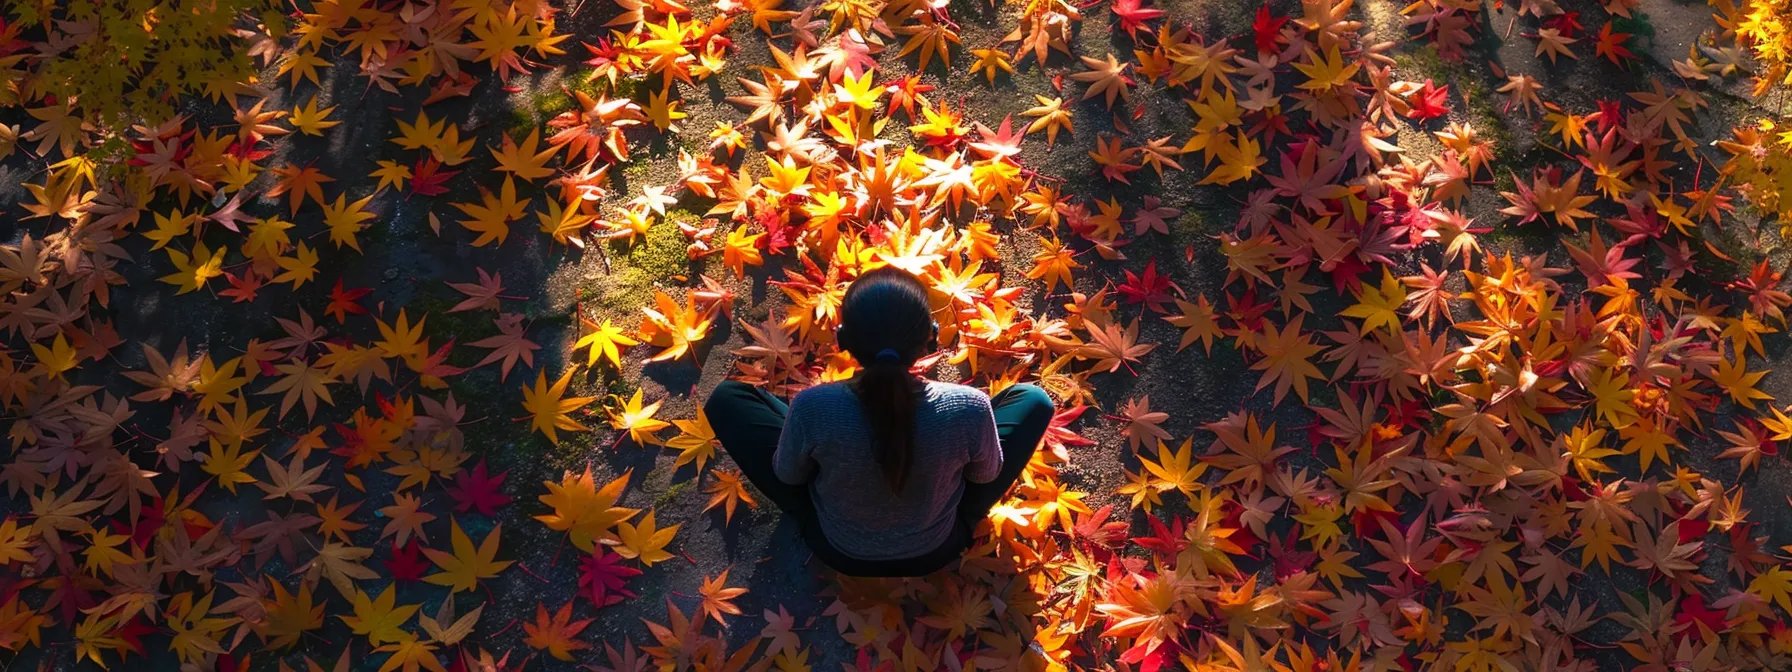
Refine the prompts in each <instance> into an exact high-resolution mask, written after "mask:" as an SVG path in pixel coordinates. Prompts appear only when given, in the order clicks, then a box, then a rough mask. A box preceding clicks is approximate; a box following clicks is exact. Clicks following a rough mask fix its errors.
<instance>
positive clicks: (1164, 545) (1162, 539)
mask: <svg viewBox="0 0 1792 672" xmlns="http://www.w3.org/2000/svg"><path fill="white" fill-rule="evenodd" d="M1145 522H1148V523H1151V536H1148V537H1133V538H1132V541H1133V543H1135V544H1138V545H1140V546H1144V547H1145V548H1148V549H1151V550H1153V551H1156V552H1157V553H1159V554H1161V555H1164V556H1170V557H1174V556H1175V555H1176V554H1177V553H1181V552H1182V549H1185V548H1188V539H1186V538H1184V537H1183V534H1182V532H1183V530H1184V529H1185V528H1186V527H1187V526H1186V525H1184V524H1183V523H1182V516H1176V517H1175V519H1173V520H1171V521H1170V524H1169V525H1168V526H1165V525H1164V522H1163V521H1162V520H1159V519H1158V517H1157V516H1148V517H1146V518H1145Z"/></svg>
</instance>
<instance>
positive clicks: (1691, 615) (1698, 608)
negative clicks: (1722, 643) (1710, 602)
mask: <svg viewBox="0 0 1792 672" xmlns="http://www.w3.org/2000/svg"><path fill="white" fill-rule="evenodd" d="M1674 622H1675V623H1678V624H1680V625H1682V626H1689V625H1692V624H1693V623H1694V622H1699V623H1704V624H1705V626H1706V627H1708V628H1711V630H1712V632H1723V631H1724V627H1725V621H1724V612H1722V611H1713V610H1712V609H1711V608H1709V607H1707V606H1705V596H1704V595H1700V594H1699V593H1698V592H1697V591H1690V592H1688V593H1687V595H1686V597H1683V598H1680V611H1678V612H1676V613H1675V614H1674Z"/></svg>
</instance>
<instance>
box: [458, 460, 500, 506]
mask: <svg viewBox="0 0 1792 672" xmlns="http://www.w3.org/2000/svg"><path fill="white" fill-rule="evenodd" d="M509 474H510V472H508V471H506V472H504V473H502V474H498V475H497V476H487V475H486V471H485V460H480V461H479V464H476V465H473V468H472V469H465V470H462V471H461V472H460V473H458V474H455V475H454V485H450V486H448V496H450V497H453V498H454V510H455V511H458V512H460V513H466V512H468V511H478V512H480V513H482V514H485V515H487V516H495V515H498V507H500V506H503V505H505V504H509V503H510V496H509V495H506V494H504V493H502V492H499V491H498V488H500V487H503V485H504V477H505V476H507V475H509Z"/></svg>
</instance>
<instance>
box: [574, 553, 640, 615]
mask: <svg viewBox="0 0 1792 672" xmlns="http://www.w3.org/2000/svg"><path fill="white" fill-rule="evenodd" d="M640 575H641V570H639V569H635V568H633V567H628V566H625V565H623V564H622V556H620V555H617V554H615V553H612V552H610V550H609V549H608V548H605V547H603V546H599V547H597V548H596V549H595V550H594V551H592V553H591V555H589V556H586V557H585V559H584V560H583V561H581V562H580V563H579V594H580V595H584V596H585V598H586V599H588V600H591V605H592V606H594V607H597V608H600V609H601V608H603V607H607V606H610V605H612V604H616V603H617V602H621V601H622V600H623V599H625V598H632V597H637V596H636V595H635V594H634V593H632V592H629V590H628V580H629V579H631V578H633V577H637V576H640Z"/></svg>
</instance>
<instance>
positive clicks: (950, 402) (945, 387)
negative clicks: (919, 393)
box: [927, 381, 989, 411]
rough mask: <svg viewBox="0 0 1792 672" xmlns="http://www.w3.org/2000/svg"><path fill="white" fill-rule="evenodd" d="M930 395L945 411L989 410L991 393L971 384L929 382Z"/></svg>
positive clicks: (936, 404) (938, 406) (928, 390)
mask: <svg viewBox="0 0 1792 672" xmlns="http://www.w3.org/2000/svg"><path fill="white" fill-rule="evenodd" d="M927 393H928V397H929V398H930V399H931V400H932V401H933V403H934V404H935V407H936V408H939V409H940V410H945V411H988V410H989V395H988V394H986V393H985V392H984V391H983V390H980V389H978V388H975V387H971V386H969V385H960V384H958V383H942V382H939V381H929V382H928V383H927Z"/></svg>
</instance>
